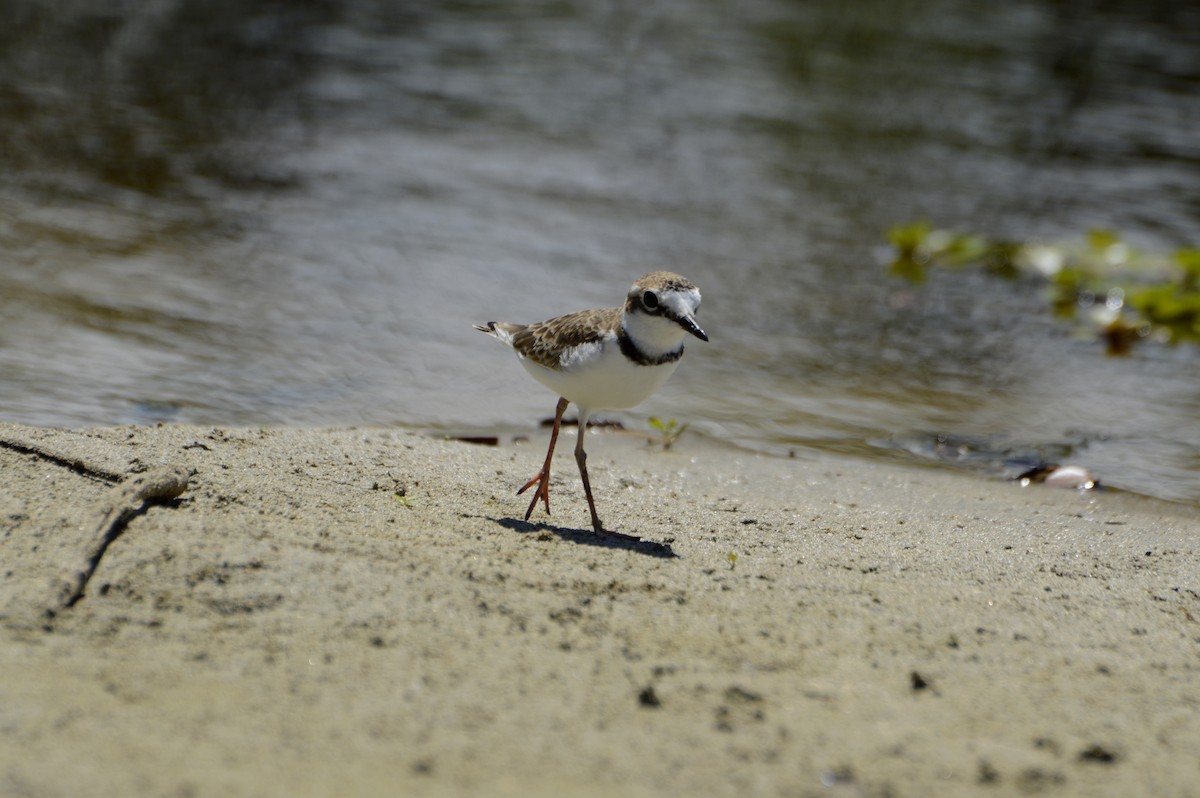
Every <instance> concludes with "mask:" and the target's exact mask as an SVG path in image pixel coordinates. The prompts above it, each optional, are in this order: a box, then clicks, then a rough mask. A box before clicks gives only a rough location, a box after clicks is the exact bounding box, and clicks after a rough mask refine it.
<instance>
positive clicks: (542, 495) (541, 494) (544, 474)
mask: <svg viewBox="0 0 1200 798" xmlns="http://www.w3.org/2000/svg"><path fill="white" fill-rule="evenodd" d="M568 404H569V402H567V400H566V399H561V398H560V399H559V400H558V407H556V408H555V410H554V429H553V430H552V431H551V432H550V448H549V449H547V450H546V462H544V463H542V470H541V471H539V472H537V475H536V476H535V477H534V478H533V479H531V480H529V481H528V482H526V483H525V484H524V486H522V487H521V489H520V490H519V491H517V495H518V496H520V495H521V494H522V493H524V492H525V491H527V490H529V489H530V488H532V487H533V486H534V484H535V483H536V484H537V486H538V487H537V490H536V491H534V492H533V501H531V502H530V503H529V509H528V510H526V511H525V520H526V521H528V520H529V516H530V515H532V514H533V508H534V507H537V503H538V499H541V500H542V501H543V502H545V504H546V515H550V461H551V460H552V459H553V458H554V444H556V443H558V428H559V426H560V425H561V424H562V417H563V411H565V410H566V409H567V405H568ZM584 484H587V483H586V480H585V482H584ZM591 500H592V495H591V493H589V494H588V501H589V502H591ZM595 514H596V513H595V511H594V510H593V511H592V515H593V516H594V515H595Z"/></svg>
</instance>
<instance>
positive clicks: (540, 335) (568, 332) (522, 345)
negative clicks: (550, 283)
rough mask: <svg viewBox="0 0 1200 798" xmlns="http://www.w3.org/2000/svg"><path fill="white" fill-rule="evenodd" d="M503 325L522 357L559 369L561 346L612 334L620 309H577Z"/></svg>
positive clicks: (618, 328)
mask: <svg viewBox="0 0 1200 798" xmlns="http://www.w3.org/2000/svg"><path fill="white" fill-rule="evenodd" d="M501 324H504V323H503V322H498V323H497V324H496V326H497V327H499V326H501ZM504 326H505V327H506V328H507V331H508V332H509V333H511V334H512V347H513V349H515V350H516V351H517V352H518V353H519V354H520V355H521V356H522V357H527V358H529V359H530V360H532V361H533V362H534V363H537V364H538V365H540V366H545V367H546V368H548V369H559V368H561V366H562V363H561V360H562V354H563V352H564V350H568V349H571V348H572V347H576V346H580V345H582V344H591V343H595V342H597V341H601V340H603V339H604V338H606V337H608V336H615V335H616V334H617V331H618V330H620V328H621V309H620V308H605V309H603V310H581V311H579V312H578V313H568V314H567V315H565V316H558V317H556V318H553V319H547V320H546V321H539V322H535V323H533V324H504Z"/></svg>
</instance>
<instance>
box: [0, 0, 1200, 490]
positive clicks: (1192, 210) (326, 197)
mask: <svg viewBox="0 0 1200 798" xmlns="http://www.w3.org/2000/svg"><path fill="white" fill-rule="evenodd" d="M0 18H2V19H3V20H5V24H4V25H3V27H2V29H0V175H2V179H0V418H2V419H3V420H7V421H18V422H24V423H29V424H42V425H84V424H119V423H154V422H157V421H168V422H188V423H199V424H224V425H236V424H303V425H383V426H403V427H409V428H416V429H420V430H424V431H429V432H431V433H435V434H469V433H478V432H480V431H493V432H512V431H529V430H531V429H532V428H533V427H534V426H535V425H536V424H537V422H538V421H539V420H540V419H542V418H543V417H545V416H548V415H550V414H551V413H552V410H553V406H554V397H553V396H552V395H550V394H549V392H547V391H545V389H544V388H542V387H541V386H539V385H538V384H536V383H535V382H534V381H533V380H531V379H529V378H528V376H527V375H526V374H525V372H524V370H523V369H521V368H520V366H519V365H518V364H517V363H516V361H515V358H513V357H512V355H511V353H509V352H507V351H506V350H504V349H503V347H501V346H499V345H498V344H497V343H496V342H494V341H491V340H489V339H487V338H485V337H484V336H482V335H480V334H479V333H477V332H475V331H473V330H472V329H471V325H472V324H474V323H477V322H483V321H488V320H492V319H498V320H508V321H535V320H540V319H543V318H546V317H549V316H553V315H558V314H560V313H564V312H568V311H572V310H577V309H581V308H586V307H603V306H611V305H616V304H619V303H620V302H621V301H622V298H623V296H624V294H625V291H626V290H627V288H628V286H629V284H630V283H631V282H632V281H633V280H634V279H635V278H636V277H638V276H639V275H641V274H642V273H644V272H647V271H651V270H655V269H669V270H672V271H677V272H680V273H683V274H685V275H686V276H688V277H690V278H691V279H692V280H693V281H694V282H696V283H697V284H698V285H699V286H700V288H701V290H702V292H703V294H704V305H703V307H702V309H701V314H700V318H701V321H702V323H703V325H704V326H705V328H706V329H707V331H708V332H709V334H710V336H711V339H712V341H711V343H709V344H703V343H700V342H698V341H696V342H693V343H691V344H689V345H688V356H687V357H686V358H685V360H684V362H683V364H682V366H681V368H680V369H679V371H678V372H677V373H676V374H675V376H674V377H673V378H672V380H671V381H670V382H669V383H668V384H667V387H666V388H665V389H664V390H663V391H662V392H660V393H659V394H658V395H656V396H655V397H653V398H652V399H650V400H649V401H647V402H646V403H645V404H644V405H642V406H641V407H639V408H637V409H635V410H634V411H630V412H627V413H622V414H612V416H613V417H615V418H620V419H621V420H623V421H624V423H625V424H626V426H630V427H637V428H644V427H645V423H646V419H647V418H648V417H650V416H655V415H657V416H660V417H663V418H676V419H678V420H679V421H680V422H681V423H687V424H689V425H690V426H689V431H688V433H687V434H688V435H689V436H691V435H700V436H705V437H708V438H710V439H712V440H714V441H717V442H720V443H722V444H724V445H731V446H740V447H748V448H751V449H755V450H759V451H766V452H772V453H777V454H781V455H787V454H791V455H793V456H797V457H809V456H820V455H825V454H830V453H833V454H839V455H850V456H852V457H867V458H875V459H880V458H886V459H891V460H899V461H904V462H929V463H936V464H942V463H951V464H959V465H967V466H969V467H971V468H975V469H978V470H982V471H985V472H988V473H993V474H1009V473H1010V472H1011V471H1013V470H1014V469H1018V468H1020V467H1022V465H1023V464H1025V463H1027V462H1029V463H1031V462H1035V461H1038V460H1041V459H1046V460H1056V461H1069V462H1072V463H1080V464H1083V465H1085V466H1087V467H1089V468H1091V469H1092V470H1093V471H1094V472H1096V474H1097V475H1098V476H1099V477H1100V478H1101V480H1102V481H1103V482H1105V483H1107V484H1108V485H1111V486H1116V487H1120V488H1124V489H1128V490H1132V491H1137V492H1140V493H1145V494H1149V495H1154V496H1160V497H1164V498H1170V499H1176V500H1183V501H1190V502H1200V353H1198V352H1197V349H1196V347H1188V346H1178V347H1167V346H1161V345H1143V346H1139V347H1138V348H1136V349H1135V351H1134V353H1133V354H1132V355H1131V356H1129V357H1125V358H1111V357H1106V355H1105V353H1104V347H1103V345H1101V344H1099V343H1097V342H1096V341H1095V340H1092V339H1090V338H1087V337H1082V338H1081V337H1079V336H1077V335H1075V334H1074V330H1073V328H1072V327H1071V326H1070V325H1063V324H1062V323H1061V322H1059V321H1057V320H1055V319H1053V318H1051V316H1050V314H1049V313H1048V312H1047V308H1046V301H1045V297H1044V296H1043V295H1042V291H1043V288H1042V287H1041V286H1039V285H1037V284H1033V283H1031V282H1028V281H1024V280H1015V281H1009V282H997V281H995V280H992V279H989V278H988V277H986V276H985V275H984V274H983V273H982V272H979V271H966V272H962V273H955V274H948V273H940V274H932V275H931V276H930V279H929V280H928V281H927V282H926V283H925V284H923V285H920V286H914V285H911V284H908V283H905V282H903V281H901V280H899V279H898V278H895V277H892V276H890V275H889V274H888V270H887V264H888V261H889V259H890V258H891V252H890V250H889V248H888V246H887V245H886V238H885V233H886V231H887V229H888V228H889V227H890V226H892V225H894V224H897V223H903V222H910V221H913V220H915V219H928V220H930V221H931V222H933V223H935V224H938V225H943V226H948V227H958V228H962V229H968V230H974V231H979V232H983V233H986V234H989V235H994V236H1008V237H1012V238H1016V239H1021V240H1041V239H1045V240H1049V241H1053V240H1062V239H1066V238H1072V237H1078V236H1080V235H1082V234H1084V233H1085V232H1086V231H1087V230H1088V229H1091V228H1111V229H1115V230H1117V231H1120V233H1121V234H1122V235H1123V236H1125V237H1126V238H1127V239H1128V240H1129V241H1130V242H1132V243H1134V244H1136V245H1137V246H1139V247H1145V248H1147V249H1151V250H1164V251H1165V250H1172V249H1175V248H1179V247H1183V246H1188V245H1190V246H1197V245H1198V244H1200V6H1197V5H1196V4H1194V3H1183V2H1161V1H1160V2H1153V1H1151V2H1146V1H1145V0H1124V1H1122V0H1107V1H1101V0H1095V1H1094V2H1084V1H1083V0H1078V1H1074V0H1014V2H1009V3H990V2H983V0H887V1H886V2H885V1H884V0H860V2H854V3H847V2H845V0H803V1H801V0H791V1H790V2H789V1H788V0H748V1H747V2H738V3H733V2H716V1H711V2H706V1H705V0H663V1H662V2H631V1H630V0H613V1H612V2H594V0H555V1H554V2H520V3H513V4H505V3H490V2H446V3H416V2H401V1H399V0H396V1H393V2H385V0H314V1H312V2H303V0H287V1H286V2H285V1H283V0H157V1H156V0H144V1H143V2H117V3H108V4H98V3H93V2H87V1H86V0H40V1H37V0H0ZM685 440H686V439H685Z"/></svg>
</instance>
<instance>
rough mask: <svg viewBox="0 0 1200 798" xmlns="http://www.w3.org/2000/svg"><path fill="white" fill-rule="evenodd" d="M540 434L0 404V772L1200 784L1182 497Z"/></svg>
mask: <svg viewBox="0 0 1200 798" xmlns="http://www.w3.org/2000/svg"><path fill="white" fill-rule="evenodd" d="M573 435H574V433H573V432H570V431H568V432H565V433H564V440H563V441H562V442H560V446H562V447H563V449H562V451H561V452H560V456H559V458H558V459H557V461H556V468H557V474H556V475H555V479H554V483H553V488H552V493H551V509H552V511H553V516H551V517H550V518H547V517H546V516H545V514H544V513H542V512H541V511H540V510H539V511H538V512H537V513H535V515H534V516H533V518H532V523H525V522H523V521H521V520H520V519H521V516H522V515H523V514H524V511H525V506H526V503H527V502H526V500H525V498H524V497H521V498H518V497H516V496H515V495H513V493H514V490H515V488H516V487H517V486H519V485H520V484H521V483H522V482H524V481H525V480H526V479H527V478H528V477H530V476H532V474H533V472H534V471H536V469H537V467H538V464H539V463H540V461H541V456H542V453H543V452H542V446H544V442H545V437H546V436H545V435H544V434H541V435H538V436H535V437H534V439H533V440H531V441H529V442H528V443H516V444H513V443H506V444H504V445H501V446H499V447H484V446H471V445H468V444H465V443H458V442H445V441H438V440H433V439H430V438H428V437H421V436H418V435H413V434H409V433H406V432H402V431H395V430H378V429H362V430H304V429H265V430H259V429H210V428H198V427H181V426H164V427H121V428H105V429H94V430H93V429H89V430H74V431H65V430H50V429H38V428H31V427H23V426H16V425H0V441H2V443H0V477H2V480H0V669H2V671H3V679H0V795H4V796H92V795H95V796H101V795H103V796H114V795H156V796H191V795H195V796H200V795H222V796H267V795H300V796H326V795H417V796H420V795H435V796H437V795H446V796H449V795H512V796H565V795H585V796H590V795H595V796H608V795H612V796H638V795H644V796H651V795H654V796H662V795H720V796H725V795H728V796H758V795H762V796H809V795H814V796H815V795H833V796H838V795H866V796H931V795H962V794H975V793H978V794H986V795H1019V794H1032V793H1039V792H1040V793H1045V794H1054V795H1080V796H1083V795H1088V796H1092V795H1154V796H1188V795H1200V756H1198V754H1197V752H1200V519H1198V518H1197V514H1196V509H1195V508H1193V507H1187V506H1181V505H1171V504H1165V503H1158V502H1152V501H1147V500H1142V499H1138V498H1136V497H1130V496H1124V495H1121V494H1118V493H1092V494H1079V493H1076V492H1073V491H1056V490H1050V489H1047V488H1039V487H1029V488H1021V487H1019V486H1018V485H1016V484H1013V483H1005V482H989V481H986V480H982V479H978V478H973V477H967V476H960V475H956V474H947V473H941V472H933V471H925V470H908V469H903V468H896V467H891V466H883V465H870V464H861V463H856V462H849V461H847V462H841V461H818V462H812V461H804V460H799V459H796V460H783V459H772V458H765V457H758V456H755V455H750V454H744V453H740V452H735V451H730V450H723V449H715V448H709V447H708V446H706V445H704V444H703V442H702V441H700V440H698V439H695V438H689V437H688V436H684V438H683V439H681V440H680V441H679V443H677V444H676V446H675V447H674V448H672V449H671V450H670V451H667V452H663V451H661V449H656V448H654V447H651V446H649V445H647V443H646V442H645V441H644V440H642V439H638V438H635V437H631V436H622V435H617V434H612V433H595V434H592V435H591V436H590V437H589V441H588V449H589V452H590V454H591V458H590V460H589V468H590V470H591V475H592V481H593V485H594V487H595V489H596V498H597V504H598V509H599V511H600V515H601V518H602V519H603V520H604V521H605V523H606V524H607V525H608V526H609V527H610V528H613V529H617V530H620V531H622V532H625V533H629V534H633V535H638V536H641V537H642V538H644V539H645V542H643V543H637V544H632V543H628V542H623V541H617V540H612V539H606V538H602V537H597V536H596V535H594V534H593V533H592V532H591V529H590V526H591V525H590V523H589V519H588V514H587V508H586V505H585V503H584V501H583V493H582V489H581V487H580V485H579V480H578V475H577V473H576V471H575V468H574V463H573V461H572V459H571V457H570V452H569V450H570V446H571V445H573V443H574V440H573ZM138 479H140V480H141V481H140V482H136V483H135V482H134V480H138Z"/></svg>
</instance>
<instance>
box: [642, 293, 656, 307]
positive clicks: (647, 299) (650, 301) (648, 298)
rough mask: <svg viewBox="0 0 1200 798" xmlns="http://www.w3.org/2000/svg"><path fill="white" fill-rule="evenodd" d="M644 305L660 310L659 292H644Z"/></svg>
mask: <svg viewBox="0 0 1200 798" xmlns="http://www.w3.org/2000/svg"><path fill="white" fill-rule="evenodd" d="M642 307H644V308H645V309H646V310H658V294H656V293H654V292H653V291H647V292H646V293H644V294H642Z"/></svg>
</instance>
